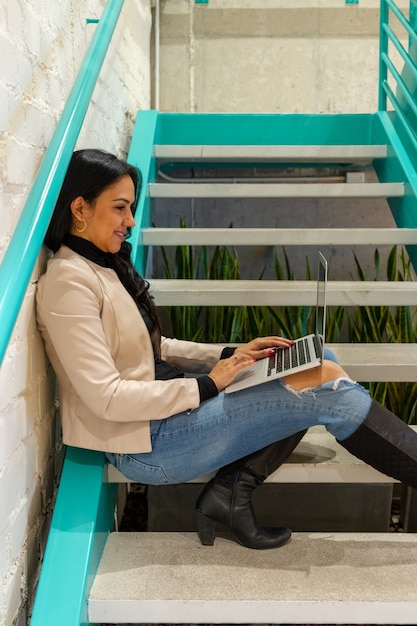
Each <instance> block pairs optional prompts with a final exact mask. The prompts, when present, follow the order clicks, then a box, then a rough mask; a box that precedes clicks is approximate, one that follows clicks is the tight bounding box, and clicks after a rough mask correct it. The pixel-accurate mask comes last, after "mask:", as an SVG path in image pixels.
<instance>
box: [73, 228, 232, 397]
mask: <svg viewBox="0 0 417 626" xmlns="http://www.w3.org/2000/svg"><path fill="white" fill-rule="evenodd" d="M64 244H65V245H66V246H68V248H71V250H73V251H74V252H76V253H77V254H79V255H81V256H83V257H84V258H86V259H88V260H89V261H92V262H93V263H96V264H97V265H100V266H101V267H111V266H112V264H111V262H110V261H109V258H110V257H111V253H110V252H103V250H100V248H97V246H95V245H94V244H93V243H92V242H91V241H88V240H87V239H83V238H82V237H76V236H75V235H69V234H68V235H66V237H65V239H64ZM137 306H138V309H139V312H140V314H141V315H142V317H143V320H144V322H145V324H146V327H147V329H148V332H149V334H151V333H152V330H153V324H152V320H151V318H150V317H149V315H148V313H147V311H146V309H145V308H144V307H143V306H140V305H139V304H137ZM230 351H232V352H230ZM233 352H234V348H225V349H224V350H223V352H222V355H221V358H226V357H227V356H230V354H231V353H233ZM154 358H155V379H156V380H171V379H173V378H183V377H184V372H182V371H181V370H180V369H179V368H178V367H175V366H173V365H171V364H170V363H168V361H164V360H163V359H160V358H159V357H158V356H157V355H155V354H154ZM197 383H198V388H199V391H200V401H201V402H203V401H204V400H208V399H209V398H214V397H215V396H217V394H218V391H217V387H216V385H215V383H214V381H213V380H212V379H211V378H210V377H209V376H200V377H199V378H197Z"/></svg>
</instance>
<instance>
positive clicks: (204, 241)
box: [31, 111, 417, 626]
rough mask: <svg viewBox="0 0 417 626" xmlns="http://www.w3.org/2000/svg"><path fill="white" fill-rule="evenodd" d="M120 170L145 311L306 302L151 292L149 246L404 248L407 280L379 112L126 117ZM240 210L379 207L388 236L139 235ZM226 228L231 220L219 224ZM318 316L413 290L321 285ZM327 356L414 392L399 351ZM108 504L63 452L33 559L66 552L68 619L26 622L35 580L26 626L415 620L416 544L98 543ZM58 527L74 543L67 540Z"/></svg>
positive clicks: (221, 290) (197, 291)
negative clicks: (310, 174) (311, 177)
mask: <svg viewBox="0 0 417 626" xmlns="http://www.w3.org/2000/svg"><path fill="white" fill-rule="evenodd" d="M129 161H130V162H131V163H132V164H133V165H135V166H137V167H138V168H139V169H140V170H141V172H142V175H143V191H142V193H141V196H140V200H139V204H138V208H137V212H136V216H135V218H136V227H135V229H134V232H133V234H132V238H131V241H132V242H133V244H134V247H133V252H132V254H133V259H134V262H135V265H136V267H137V269H138V271H139V272H140V273H141V274H142V275H144V276H147V277H148V279H149V280H150V282H151V287H152V291H153V294H154V296H155V299H156V303H157V304H158V305H159V306H169V305H195V304H197V305H208V306H212V305H219V304H220V305H241V306H249V305H272V306H274V305H282V306H290V305H312V304H314V302H315V298H316V293H315V283H314V281H313V282H310V281H285V280H279V281H277V280H239V281H210V280H166V279H162V278H155V279H153V278H152V276H151V275H150V274H149V273H147V271H148V270H147V268H150V267H152V253H151V252H150V251H151V250H152V247H157V246H166V247H168V246H177V245H188V244H190V245H207V246H210V245H230V246H235V247H240V246H250V247H251V246H259V245H262V246H265V245H267V246H273V245H285V246H286V247H290V246H299V245H302V246H305V247H306V249H312V250H313V249H317V248H323V247H326V246H327V247H329V246H330V247H332V249H333V248H337V249H340V247H342V246H346V245H348V246H353V245H359V246H379V245H393V244H404V245H406V246H407V250H408V252H409V255H410V258H411V259H412V262H413V263H414V266H415V267H416V262H417V256H416V245H415V244H416V243H417V230H416V228H417V198H416V192H417V187H416V174H415V168H414V165H413V164H412V162H411V161H410V159H409V157H408V156H407V154H406V153H405V151H404V150H403V149H402V148H401V143H400V142H399V140H398V138H397V135H396V132H395V130H394V128H393V125H392V123H391V120H390V118H389V116H388V115H387V114H385V113H383V112H380V113H377V114H372V115H331V116H321V115H320V116H319V115H317V116H314V115H240V114H236V115H221V114H207V115H206V114H192V115H187V114H168V113H167V114H163V113H158V112H156V111H141V112H139V113H138V117H137V122H136V126H135V131H134V135H133V138H132V143H131V148H130V153H129ZM289 166H291V168H294V169H297V170H300V169H302V168H310V169H314V170H317V169H318V168H325V169H326V172H331V171H332V170H333V169H335V170H336V169H337V170H338V171H340V169H341V168H344V170H345V171H346V176H345V177H344V178H343V179H342V180H341V179H340V176H335V177H334V178H335V179H333V177H332V176H331V175H329V176H328V180H327V181H326V182H322V181H321V180H315V181H314V182H311V181H308V180H304V179H299V180H297V182H296V183H294V182H293V181H291V180H288V179H287V177H285V179H283V178H281V179H280V177H279V174H280V169H283V168H288V167H289ZM191 167H192V169H193V171H194V172H196V173H197V176H195V177H194V180H193V181H191V180H186V179H185V176H183V177H179V180H178V181H177V180H176V181H175V182H174V181H173V180H171V178H172V177H171V176H168V178H169V179H170V180H169V182H166V180H165V181H164V180H163V177H161V176H158V172H160V170H161V168H162V171H164V172H172V171H174V169H175V171H178V170H181V168H183V170H184V171H188V170H189V169H190V168H191ZM261 167H263V168H265V167H268V168H271V167H273V168H276V170H277V176H276V177H272V178H273V180H271V179H270V178H269V179H268V180H258V181H257V182H254V181H253V180H248V178H247V176H243V177H242V178H239V177H238V178H237V179H236V180H230V176H229V175H226V176H224V172H226V174H227V173H228V172H232V171H234V170H236V169H241V168H251V169H252V170H253V169H254V168H255V169H260V168H261ZM219 168H220V169H221V172H222V175H221V177H220V180H219V176H218V175H216V180H213V181H210V180H207V179H205V180H204V181H203V180H201V178H200V177H199V173H200V172H202V171H203V170H207V169H211V170H213V171H214V170H215V169H216V170H217V171H218V170H219ZM363 172H365V173H368V172H372V177H371V182H365V181H367V180H368V177H367V175H366V176H365V177H364V176H363ZM222 177H224V178H223V179H222ZM165 178H167V177H165ZM247 198H252V199H254V201H259V200H267V199H271V198H272V199H282V198H286V199H290V198H303V199H305V201H306V207H307V206H308V202H311V201H312V199H318V198H328V199H332V202H334V206H335V210H337V203H338V202H341V201H343V200H345V201H346V199H352V201H353V200H355V202H359V201H362V200H364V199H369V198H382V199H386V202H387V203H388V205H389V207H390V209H391V211H392V214H393V216H394V219H395V222H396V225H397V228H380V227H378V224H376V225H375V228H371V229H370V228H356V227H355V228H352V229H349V228H329V227H325V228H314V229H311V228H306V227H304V225H303V224H299V225H298V226H297V227H296V228H291V229H287V228H284V229H281V228H276V227H274V228H269V227H268V225H267V224H266V225H265V226H264V227H263V228H259V220H258V219H257V216H258V213H257V211H254V212H253V223H252V224H250V225H249V226H245V227H244V228H242V227H240V226H239V227H237V228H229V227H213V228H211V227H205V226H204V225H199V226H197V227H194V228H192V227H191V228H178V227H177V226H178V221H177V223H176V225H175V226H164V227H160V228H157V227H153V226H152V223H153V220H154V208H155V206H156V203H157V202H161V201H163V202H169V203H170V204H169V206H172V207H174V209H176V207H177V205H180V206H181V207H182V206H184V205H183V204H181V203H183V202H184V201H188V200H191V201H192V202H193V212H194V214H196V215H197V214H198V212H199V211H200V212H201V213H203V212H204V204H202V203H203V202H205V201H214V200H217V199H222V200H223V199H228V200H229V201H230V202H231V203H232V206H233V211H235V212H236V210H238V208H236V207H238V206H239V205H238V204H235V203H236V201H239V200H240V199H247ZM200 201H201V202H200ZM177 212H178V211H177ZM203 215H204V213H203ZM200 217H201V216H198V220H200ZM225 218H227V220H228V221H231V213H230V215H229V214H227V215H226V216H225ZM198 220H196V221H198ZM201 221H203V220H202V219H201ZM328 304H329V305H342V306H352V305H364V306H366V305H399V304H404V305H414V306H415V305H417V289H416V288H415V284H414V283H411V282H398V283H397V282H396V283H389V282H384V281H381V282H375V281H372V282H365V281H360V282H355V281H353V280H330V281H329V284H328ZM330 347H331V348H332V349H333V350H334V352H335V353H336V355H337V356H338V358H339V360H340V362H341V364H342V365H343V366H344V367H345V368H346V369H347V371H348V372H349V373H350V375H351V376H352V377H353V378H355V379H357V380H367V381H415V380H417V354H416V352H417V351H416V350H415V347H414V346H413V345H410V344H407V345H397V344H387V345H383V344H380V345H370V344H334V345H332V346H330ZM387 355H388V362H387ZM103 477H104V479H103ZM388 482H389V481H388ZM115 498H116V491H115V485H114V484H111V483H109V482H107V480H106V464H105V462H104V459H103V455H100V454H96V453H91V452H88V451H83V450H75V449H69V450H68V452H67V460H66V462H65V466H64V473H63V476H62V479H61V487H60V493H59V495H58V501H57V505H56V510H55V515H54V520H55V522H54V523H53V526H52V529H51V534H50V538H49V542H48V545H49V544H50V545H51V546H52V547H49V548H48V549H49V551H50V552H49V556H48V560H49V561H53V560H54V558H57V556H56V555H57V554H62V553H63V552H62V545H63V544H64V546H65V549H64V554H65V555H66V556H65V558H66V559H68V563H67V561H65V562H66V563H67V567H68V575H69V579H68V581H67V579H66V582H65V589H66V590H68V593H67V594H66V600H65V602H66V606H65V607H64V608H65V611H64V614H65V615H66V616H68V617H66V618H65V619H67V621H66V622H65V623H64V622H63V621H62V619H63V618H62V613H63V611H62V606H61V607H59V610H58V607H57V613H54V611H55V609H54V607H53V606H52V608H50V609H48V610H49V611H50V615H48V620H49V621H48V620H46V619H45V615H44V614H42V613H41V611H42V609H41V608H39V607H41V606H42V605H43V606H46V605H48V603H49V606H50V604H51V601H50V598H51V597H54V596H55V594H54V584H55V581H54V576H53V575H50V579H49V580H50V582H49V586H48V584H46V583H45V584H43V586H41V587H40V595H41V598H40V599H39V600H38V605H37V607H35V613H34V617H33V618H32V619H33V621H32V623H31V624H32V626H40V625H41V624H42V626H52V624H54V623H59V624H60V626H74V625H75V624H78V623H80V624H81V625H88V624H90V625H92V624H105V623H112V624H115V623H122V622H123V623H145V622H146V623H249V622H250V623H260V624H264V623H275V624H285V623H294V624H297V623H299V624H305V623H320V624H345V623H351V624H361V623H367V624H369V623H372V624H386V623H401V624H413V623H415V615H416V614H417V600H416V595H415V592H414V587H413V584H411V585H410V584H409V581H412V580H414V578H415V573H416V556H415V555H416V554H417V551H416V547H417V545H416V544H417V537H416V536H415V535H412V534H392V535H387V534H380V533H371V534H366V533H356V534H346V533H325V534H323V533H321V534H320V533H295V535H294V537H293V540H292V541H291V543H290V544H289V545H288V546H287V547H285V548H283V549H281V550H274V551H268V553H264V552H253V551H250V550H247V549H245V548H242V547H240V546H238V545H237V544H235V543H232V542H230V541H228V540H227V539H225V538H223V537H220V538H218V539H216V542H215V546H214V547H213V548H206V547H203V546H201V545H200V543H199V541H198V538H197V536H196V535H195V534H194V533H182V532H179V533H139V534H136V533H127V534H124V533H112V534H110V536H109V538H108V540H107V542H106V538H107V531H108V530H109V529H111V527H112V514H113V505H114V502H115ZM75 503H77V504H75ZM69 528H73V529H74V528H75V529H78V530H77V532H71V533H66V532H65V531H66V529H69ZM58 546H60V551H58ZM55 550H56V551H55ZM102 552H103V557H102V559H101V563H100V566H99V562H100V557H101V553H102ZM60 558H62V557H60ZM98 567H99V573H98V576H96V577H95V580H94V584H93V587H92V590H91V594H90V595H89V596H88V594H89V588H90V586H91V582H92V580H93V577H94V573H95V572H96V570H97V568H98ZM45 576H47V575H45ZM71 577H72V578H71ZM81 579H82V580H81ZM56 584H57V585H58V584H59V583H56ZM61 584H62V583H61ZM47 593H48V598H49V599H48V600H47V598H46V594H47ZM57 593H58V592H57ZM38 595H39V594H38ZM42 595H43V596H45V597H44V598H42ZM42 603H43V604H42ZM75 603H78V605H79V606H81V607H84V608H83V609H82V611H84V613H83V612H82V611H81V613H80V615H79V616H78V617H76V618H74V617H70V614H71V613H74V610H73V609H72V608H71V607H72V606H74V605H75ZM52 605H53V603H52ZM87 607H88V609H87ZM57 616H58V617H57ZM78 619H79V622H78V621H75V620H78ZM54 620H55V622H54Z"/></svg>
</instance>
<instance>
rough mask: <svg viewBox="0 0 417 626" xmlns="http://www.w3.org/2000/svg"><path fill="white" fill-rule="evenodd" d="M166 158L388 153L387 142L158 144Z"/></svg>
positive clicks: (351, 159)
mask: <svg viewBox="0 0 417 626" xmlns="http://www.w3.org/2000/svg"><path fill="white" fill-rule="evenodd" d="M154 155H155V157H156V158H157V159H158V160H165V161H180V160H187V161H190V160H192V161H219V162H221V161H229V160H232V161H253V160H255V161H262V162H268V161H272V162H276V161H285V162H291V161H298V162H300V161H306V160H307V161H310V160H312V161H314V162H316V163H319V162H323V161H325V162H329V163H331V162H332V161H333V162H338V163H369V162H370V161H372V160H373V159H384V158H385V157H386V156H387V146H386V145H378V144H377V145H328V146H323V145H201V144H200V145H172V144H171V145H169V144H168V145H155V146H154Z"/></svg>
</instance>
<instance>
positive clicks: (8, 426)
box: [0, 398, 33, 468]
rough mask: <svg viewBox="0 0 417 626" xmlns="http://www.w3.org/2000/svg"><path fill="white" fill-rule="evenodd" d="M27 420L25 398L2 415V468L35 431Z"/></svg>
mask: <svg viewBox="0 0 417 626" xmlns="http://www.w3.org/2000/svg"><path fill="white" fill-rule="evenodd" d="M26 420H27V418H26V411H25V401H24V399H23V398H19V399H18V400H17V401H15V402H14V403H10V408H8V409H6V410H5V411H4V412H3V414H2V415H0V468H1V467H3V465H5V464H6V462H7V461H8V460H9V459H10V457H11V456H12V455H13V454H14V453H15V452H16V450H17V449H18V447H19V446H20V445H21V443H22V440H23V439H25V438H26V437H27V436H28V434H29V432H30V430H33V428H28V426H27V424H28V423H27V421H26Z"/></svg>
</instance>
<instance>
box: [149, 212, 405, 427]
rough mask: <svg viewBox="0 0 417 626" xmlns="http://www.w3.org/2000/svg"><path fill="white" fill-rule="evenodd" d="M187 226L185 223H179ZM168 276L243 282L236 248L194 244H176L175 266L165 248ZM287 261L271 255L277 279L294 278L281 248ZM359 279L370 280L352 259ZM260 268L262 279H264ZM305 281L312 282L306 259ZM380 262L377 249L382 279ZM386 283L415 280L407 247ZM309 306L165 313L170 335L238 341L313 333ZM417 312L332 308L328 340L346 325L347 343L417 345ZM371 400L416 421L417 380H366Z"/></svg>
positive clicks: (395, 257) (392, 257)
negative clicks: (400, 381) (209, 249)
mask: <svg viewBox="0 0 417 626" xmlns="http://www.w3.org/2000/svg"><path fill="white" fill-rule="evenodd" d="M181 226H182V227H184V226H185V224H184V222H181ZM161 251H162V256H163V261H164V266H163V269H164V275H165V277H166V278H185V279H195V278H198V277H200V278H209V279H213V280H239V279H240V266H239V258H238V254H237V251H236V249H235V248H231V249H229V248H228V247H227V246H217V247H215V248H214V250H213V253H212V254H211V255H210V254H209V251H208V249H207V247H205V246H202V247H201V248H200V249H195V248H194V247H192V246H177V248H176V250H175V254H174V259H173V267H171V263H170V262H169V259H168V256H167V254H166V251H165V249H164V248H161ZM282 254H283V259H284V261H283V263H282V262H281V261H280V258H279V255H278V251H277V249H276V248H275V249H274V251H273V264H274V272H275V277H276V279H277V280H294V274H293V271H292V269H291V266H290V262H289V259H288V255H287V253H286V250H285V248H283V249H282ZM354 259H355V265H356V272H357V276H358V279H359V280H368V278H367V277H366V276H365V273H364V271H363V269H362V268H361V265H360V263H359V261H358V259H357V257H356V255H354ZM264 272H265V269H262V271H261V272H260V275H259V280H262V278H263V276H264ZM305 273H306V279H307V280H310V279H311V278H312V274H311V270H310V267H309V264H308V260H306V270H305ZM380 275H381V259H380V254H379V251H378V250H375V253H374V276H373V279H372V280H379V279H380ZM386 276H387V279H388V280H392V281H395V280H400V281H404V280H406V281H408V280H414V273H413V271H412V267H411V262H410V260H409V259H408V257H407V255H406V253H405V250H404V248H401V251H400V252H398V249H397V246H394V247H393V248H392V250H391V251H390V254H389V256H388V260H387V268H386ZM311 311H312V307H310V306H292V307H271V306H245V307H243V306H210V307H196V306H176V307H167V308H166V312H167V315H168V318H169V321H170V325H171V327H172V334H173V335H174V336H176V337H179V338H182V339H190V340H194V341H206V342H209V343H210V342H218V343H240V342H246V341H249V340H250V339H252V338H253V337H257V336H266V335H275V334H278V335H282V336H286V337H295V336H299V335H301V334H305V333H307V332H313V331H314V328H313V324H314V321H313V320H314V316H312V315H311ZM416 316H417V309H416V308H414V307H407V306H398V307H389V306H368V307H362V306H360V307H355V308H354V309H353V311H352V312H350V313H349V312H348V311H347V310H346V309H345V308H344V307H341V306H339V307H328V315H327V331H326V336H327V342H328V343H330V344H331V343H332V342H338V341H340V337H341V334H342V333H343V332H344V331H345V328H346V326H347V332H348V341H351V342H360V343H380V342H398V343H415V342H416V341H417V324H416ZM361 382H362V384H363V385H364V386H366V387H367V388H368V389H369V392H370V394H371V396H372V397H373V398H375V399H376V400H378V401H379V402H381V403H382V404H384V405H385V406H387V408H389V409H390V410H391V411H393V412H394V413H395V414H396V415H399V416H400V417H401V418H402V419H403V420H404V421H406V422H408V423H410V424H412V423H417V382H416V383H406V382H404V383H390V382H366V381H365V382H364V381H361Z"/></svg>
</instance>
